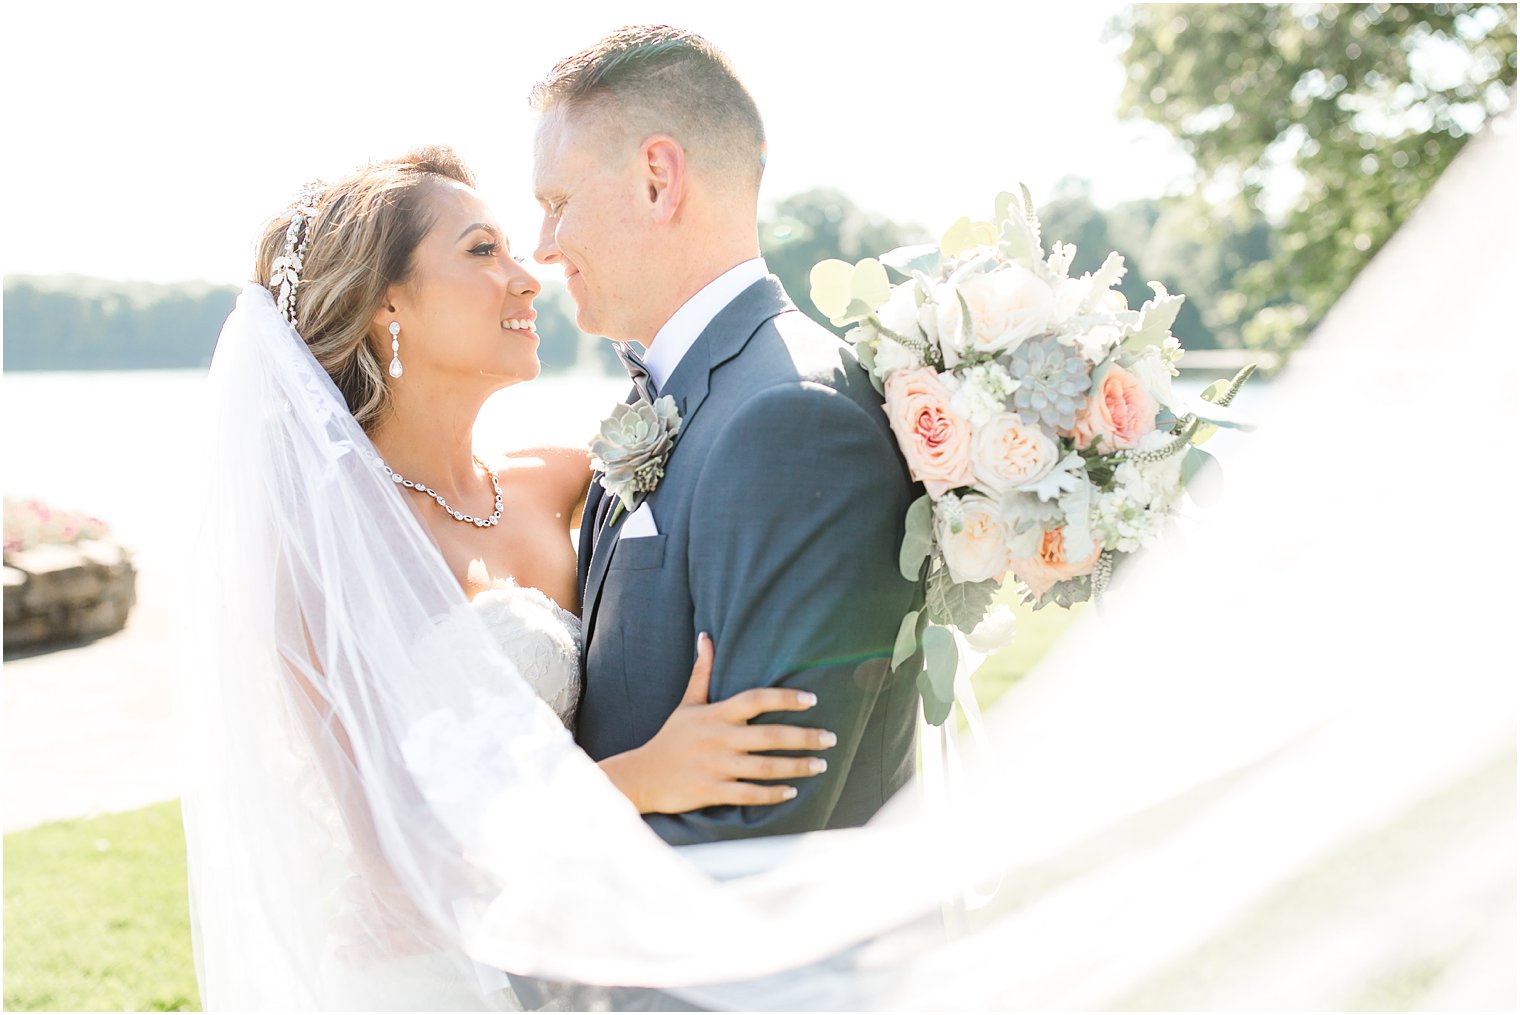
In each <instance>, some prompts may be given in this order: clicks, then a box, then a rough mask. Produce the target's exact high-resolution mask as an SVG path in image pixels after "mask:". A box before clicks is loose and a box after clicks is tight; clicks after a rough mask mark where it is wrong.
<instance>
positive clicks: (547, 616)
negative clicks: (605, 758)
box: [470, 580, 581, 728]
mask: <svg viewBox="0 0 1520 1015" xmlns="http://www.w3.org/2000/svg"><path fill="white" fill-rule="evenodd" d="M470 609H471V610H472V611H473V612H474V613H475V614H476V615H477V616H478V617H480V619H481V620H483V621H485V624H486V627H487V629H489V630H490V632H491V634H492V636H494V637H495V638H496V640H497V641H498V642H499V643H500V644H501V647H502V649H503V650H504V651H505V652H506V653H507V658H509V659H511V660H512V663H513V665H515V666H516V667H517V671H518V672H519V673H521V674H522V675H523V677H524V679H526V680H527V682H528V684H529V685H530V686H532V688H533V690H534V691H535V692H536V693H537V694H538V696H539V697H540V698H542V699H543V700H544V701H545V703H547V704H548V706H549V707H550V708H552V709H553V710H554V714H555V715H557V716H559V719H560V722H562V723H564V724H565V726H567V727H570V728H573V727H574V725H575V710H576V708H577V707H578V706H579V705H580V700H581V678H580V644H581V621H580V618H579V617H577V616H576V615H575V614H573V613H571V612H570V611H569V610H566V609H562V608H561V607H560V605H559V604H558V603H556V602H555V601H554V600H552V599H550V598H549V597H548V596H546V595H544V593H542V592H540V591H539V590H538V589H535V588H529V587H527V586H523V585H519V584H517V583H516V582H515V581H511V580H508V581H505V582H502V583H501V584H499V585H497V586H496V587H494V588H490V589H487V590H486V591H484V592H480V593H477V594H476V596H475V598H474V599H471V600H470Z"/></svg>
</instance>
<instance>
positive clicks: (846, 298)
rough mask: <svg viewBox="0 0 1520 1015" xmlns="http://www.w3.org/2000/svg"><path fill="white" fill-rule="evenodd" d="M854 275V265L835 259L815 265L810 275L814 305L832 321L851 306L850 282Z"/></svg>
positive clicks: (809, 283)
mask: <svg viewBox="0 0 1520 1015" xmlns="http://www.w3.org/2000/svg"><path fill="white" fill-rule="evenodd" d="M854 275H855V266H854V265H852V264H850V262H848V261H841V260H839V259H838V258H835V257H831V258H829V259H828V260H827V261H819V262H818V263H817V264H815V265H813V270H812V271H811V272H809V273H808V285H809V287H810V289H811V295H812V298H813V305H814V306H816V307H817V308H818V309H819V310H820V311H822V312H823V315H824V316H825V317H827V318H829V319H830V320H832V319H833V318H835V317H838V316H839V315H840V314H842V313H844V308H845V307H847V306H849V305H850V280H851V279H852V278H853V277H854Z"/></svg>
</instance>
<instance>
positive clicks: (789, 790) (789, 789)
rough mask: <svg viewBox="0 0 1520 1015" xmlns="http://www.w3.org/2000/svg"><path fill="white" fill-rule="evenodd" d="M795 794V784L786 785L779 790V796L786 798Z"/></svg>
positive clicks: (790, 797)
mask: <svg viewBox="0 0 1520 1015" xmlns="http://www.w3.org/2000/svg"><path fill="white" fill-rule="evenodd" d="M796 795H797V787H796V786H788V787H786V788H785V789H783V790H782V791H781V796H782V797H783V798H785V799H787V800H790V799H792V798H793V797H795V796H796Z"/></svg>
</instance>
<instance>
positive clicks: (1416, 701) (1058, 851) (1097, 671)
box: [181, 115, 1520, 1009]
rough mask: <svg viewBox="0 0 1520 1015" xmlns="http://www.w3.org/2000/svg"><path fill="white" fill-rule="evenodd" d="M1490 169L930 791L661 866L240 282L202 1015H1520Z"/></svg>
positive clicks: (1495, 168) (1370, 283) (206, 534)
mask: <svg viewBox="0 0 1520 1015" xmlns="http://www.w3.org/2000/svg"><path fill="white" fill-rule="evenodd" d="M1515 151H1516V143H1515V136H1514V119H1513V115H1509V116H1506V117H1503V118H1501V119H1500V120H1499V121H1496V122H1495V123H1494V124H1493V125H1492V126H1491V127H1490V129H1489V130H1488V131H1487V132H1486V133H1485V134H1484V135H1482V136H1481V137H1479V138H1478V139H1476V140H1474V141H1473V142H1472V143H1471V144H1470V145H1469V146H1468V149H1467V150H1466V151H1465V152H1464V153H1463V155H1462V156H1461V157H1460V158H1459V159H1458V160H1457V161H1456V162H1455V163H1454V164H1453V166H1452V168H1451V170H1450V171H1449V172H1448V174H1447V176H1446V177H1445V178H1444V179H1443V180H1442V181H1441V182H1440V184H1439V185H1438V186H1437V187H1436V188H1435V190H1434V191H1433V192H1432V193H1431V195H1430V197H1429V198H1428V199H1427V201H1426V203H1425V204H1424V205H1423V206H1422V207H1421V208H1420V209H1419V211H1418V212H1417V213H1416V214H1415V216H1414V217H1413V218H1412V219H1411V220H1410V222H1409V223H1408V224H1406V226H1405V227H1404V229H1402V230H1401V231H1400V232H1399V233H1398V234H1397V235H1396V236H1395V237H1394V239H1393V240H1392V241H1390V243H1389V244H1388V246H1387V247H1386V248H1385V249H1384V251H1383V252H1382V253H1380V254H1379V256H1378V258H1377V259H1376V260H1375V261H1374V263H1373V264H1372V265H1371V267H1369V268H1368V269H1367V271H1366V272H1365V273H1364V274H1363V276H1362V277H1361V278H1360V279H1358V281H1357V283H1356V284H1355V285H1354V286H1353V288H1352V290H1351V291H1350V292H1349V293H1348V294H1347V296H1346V297H1345V299H1343V301H1342V303H1341V304H1340V305H1339V306H1338V307H1337V309H1336V310H1335V311H1334V312H1333V313H1332V314H1331V315H1330V317H1328V318H1327V319H1326V321H1325V323H1324V325H1323V326H1322V327H1321V329H1320V331H1319V334H1318V335H1317V336H1316V338H1315V339H1314V341H1313V342H1312V344H1311V346H1310V348H1308V349H1307V350H1306V351H1305V352H1304V353H1302V354H1300V357H1299V358H1298V359H1297V360H1296V361H1295V363H1294V365H1293V368H1292V369H1291V370H1290V371H1288V372H1287V373H1286V374H1285V375H1284V376H1283V377H1282V378H1281V379H1279V380H1278V381H1276V382H1275V383H1274V384H1273V385H1272V386H1271V388H1270V390H1269V391H1267V392H1266V393H1265V395H1263V396H1262V397H1261V398H1260V399H1259V400H1258V402H1257V403H1256V404H1255V405H1254V406H1250V408H1252V409H1253V413H1254V415H1255V416H1256V418H1257V419H1258V420H1259V422H1260V423H1261V430H1260V431H1259V432H1258V433H1257V434H1255V435H1253V436H1252V437H1251V438H1250V439H1249V440H1248V441H1245V442H1242V443H1241V444H1240V446H1239V447H1236V448H1231V449H1229V450H1230V452H1231V454H1230V455H1229V460H1228V473H1229V475H1228V484H1227V486H1226V487H1225V489H1224V490H1223V491H1222V493H1221V494H1220V496H1219V499H1218V501H1217V502H1216V503H1214V504H1212V505H1210V506H1209V507H1208V509H1207V511H1206V512H1205V513H1204V514H1203V516H1202V517H1201V518H1200V519H1198V520H1197V521H1196V523H1195V524H1192V525H1190V526H1189V527H1188V528H1187V530H1186V531H1185V533H1184V534H1183V535H1181V536H1180V537H1178V538H1177V539H1176V540H1174V541H1173V543H1172V544H1171V545H1169V546H1167V547H1166V548H1164V550H1162V551H1161V552H1157V553H1153V554H1151V555H1150V556H1148V557H1145V558H1143V559H1141V560H1138V561H1136V562H1135V565H1134V566H1133V568H1132V569H1131V571H1130V572H1129V573H1128V574H1126V575H1124V576H1122V577H1123V580H1122V581H1120V582H1119V583H1118V584H1117V585H1116V587H1115V589H1114V590H1113V592H1112V593H1111V594H1110V596H1109V597H1108V598H1107V599H1106V600H1105V603H1104V604H1103V608H1102V609H1101V610H1099V611H1097V615H1095V616H1093V615H1090V616H1089V617H1087V618H1086V619H1085V620H1084V621H1082V622H1080V623H1079V624H1078V625H1077V626H1076V627H1075V629H1074V630H1073V631H1072V632H1071V633H1070V634H1069V635H1068V636H1067V637H1066V639H1065V640H1064V641H1063V642H1062V643H1061V644H1060V645H1059V646H1058V648H1057V650H1056V651H1055V652H1054V653H1053V654H1052V655H1051V657H1049V658H1048V659H1047V660H1046V661H1045V662H1044V663H1042V665H1041V666H1040V667H1039V669H1038V670H1037V671H1036V672H1035V673H1034V674H1033V675H1032V676H1031V677H1029V678H1028V679H1027V680H1026V681H1024V682H1023V683H1022V684H1021V685H1019V686H1017V687H1015V688H1014V689H1013V690H1012V691H1011V692H1009V694H1008V695H1007V696H1006V697H1005V699H1004V700H1002V701H1001V702H999V703H998V705H997V706H996V707H995V708H993V709H991V710H990V711H989V713H988V715H987V733H988V739H989V741H990V751H988V752H986V753H979V754H976V755H975V756H976V757H978V758H979V761H978V763H977V764H976V765H974V766H970V767H968V768H967V769H966V770H965V771H964V772H963V773H962V776H961V778H960V779H959V780H958V783H957V785H956V787H955V792H954V793H953V794H952V795H951V796H950V797H949V798H948V799H947V800H944V801H941V802H940V803H939V804H938V805H937V806H936V807H934V808H933V809H932V810H925V809H923V808H922V807H921V806H920V804H919V798H920V797H921V795H922V794H921V793H920V792H919V791H918V788H917V787H910V788H909V789H908V790H907V791H905V792H904V793H903V794H902V795H901V796H900V797H899V799H897V800H895V801H894V802H893V803H892V804H891V805H890V806H889V807H888V808H887V810H886V811H884V812H883V813H882V814H881V815H880V816H879V817H878V818H877V819H876V820H875V821H874V822H872V824H871V825H870V826H868V827H867V828H865V829H859V830H853V831H846V832H837V833H819V834H816V835H811V836H803V837H797V838H788V839H771V840H758V841H751V842H739V843H725V844H717V845H711V846H701V847H693V848H690V849H685V850H672V849H669V848H667V847H666V846H664V845H663V844H662V843H661V842H660V841H659V840H658V839H657V838H656V837H655V836H654V835H653V834H652V833H650V832H649V831H648V829H647V828H646V827H645V826H644V824H643V822H642V821H641V820H640V819H639V817H638V816H637V815H636V814H635V813H634V812H633V810H632V809H631V808H630V807H629V806H628V805H627V804H626V803H625V802H624V801H623V799H622V798H621V797H620V796H618V795H617V794H616V793H615V792H614V791H613V790H612V789H611V788H610V786H609V785H608V784H607V783H606V781H605V780H604V779H603V778H602V777H601V775H600V772H599V771H598V769H597V768H596V766H594V765H593V764H591V762H590V761H589V760H587V759H586V758H585V757H584V755H582V754H581V753H580V752H579V751H578V750H577V749H576V747H575V745H574V744H573V742H572V741H571V739H570V737H569V736H568V735H567V734H566V732H565V731H564V730H563V728H561V727H560V725H559V724H558V722H557V721H556V720H555V719H554V716H553V715H552V713H551V712H549V710H548V709H547V707H546V706H544V705H542V704H541V703H540V702H539V701H538V700H537V698H536V697H535V696H534V695H533V693H532V691H531V690H530V689H529V688H528V686H527V684H526V683H525V682H524V681H523V680H522V679H521V678H520V677H519V676H518V675H517V674H516V673H515V672H514V671H513V669H512V667H511V664H510V663H509V662H508V661H507V660H506V658H505V657H504V656H503V655H502V654H501V652H500V651H499V650H498V648H497V647H496V646H495V645H494V644H493V643H492V641H491V639H490V637H489V635H488V634H487V632H486V631H485V630H484V629H483V628H482V627H481V625H480V624H479V623H478V622H477V621H476V620H475V618H474V616H473V615H472V614H471V613H470V612H469V611H468V610H467V609H466V608H465V603H464V596H463V593H462V592H461V591H460V590H459V588H458V586H457V584H456V583H455V582H454V581H453V579H452V577H451V575H450V574H449V573H448V571H447V569H446V568H445V566H444V564H443V562H442V560H441V558H440V557H439V555H438V553H437V551H436V549H435V548H434V546H433V544H432V543H431V542H430V541H429V539H428V537H427V536H426V534H425V533H424V531H423V529H422V527H421V526H420V524H419V523H418V522H417V520H416V518H415V517H414V516H413V514H412V513H411V509H410V508H409V506H408V505H407V504H406V502H405V501H403V499H402V498H401V497H400V495H399V492H398V491H397V490H396V489H395V488H394V486H393V484H392V483H391V482H390V481H389V480H388V479H387V478H386V477H385V474H384V473H383V472H381V471H380V470H379V469H378V468H377V466H376V464H375V460H374V454H373V449H372V447H371V446H370V444H369V442H368V441H367V439H366V438H365V437H364V435H363V433H362V432H361V431H360V430H359V429H358V427H357V426H356V425H355V424H354V422H353V420H352V418H351V417H350V416H349V415H348V413H347V412H346V410H345V409H344V407H343V403H342V400H341V398H340V397H339V396H338V394H337V392H336V391H335V390H334V389H333V388H332V386H331V384H330V383H329V382H328V381H327V378H326V377H325V375H323V373H322V372H321V370H320V369H319V368H318V367H317V365H316V364H315V362H314V361H312V360H311V358H310V356H309V355H308V354H307V353H306V350H305V347H304V345H303V344H302V343H301V342H300V340H299V338H298V337H297V336H296V335H295V334H294V332H292V331H291V330H290V329H289V328H288V327H287V326H286V325H285V323H284V321H283V319H282V318H281V317H280V316H279V314H278V313H277V312H276V310H275V308H274V305H273V302H272V301H271V300H270V298H269V297H268V294H267V293H266V292H264V291H263V290H261V289H259V288H257V287H250V288H249V289H248V290H247V291H245V292H244V294H243V296H242V297H241V298H240V300H239V303H238V307H237V309H236V311H235V312H234V313H233V315H232V317H231V318H229V320H228V323H227V326H226V328H225V329H224V331H223V334H222V337H221V340H220V342H219V344H218V347H217V352H216V358H215V360H214V362H213V366H212V372H211V373H212V388H213V403H214V412H213V418H212V424H211V435H212V438H213V440H214V441H215V449H214V452H213V454H212V455H211V457H210V459H209V462H208V472H209V482H208V488H209V493H208V500H207V504H206V511H205V513H204V521H203V523H202V526H201V530H200V535H199V543H198V546H199V550H198V553H197V556H196V560H197V564H198V568H199V569H198V572H197V574H196V575H195V578H194V581H193V584H192V586H191V587H190V591H191V593H192V595H191V596H190V605H191V607H192V608H193V612H192V613H191V614H189V615H190V616H192V617H193V621H192V623H191V624H190V625H189V630H188V632H187V637H188V638H189V640H190V643H191V645H192V651H191V652H190V654H189V655H188V656H187V665H186V666H185V668H184V679H183V680H182V682H181V683H182V689H183V694H184V702H185V707H186V715H187V723H188V732H189V734H190V736H191V738H192V751H193V757H194V764H193V766H192V767H191V769H190V773H191V775H190V784H189V785H188V786H187V788H186V793H185V819H186V835H187V841H188V843H189V849H190V865H191V866H190V870H191V892H192V901H193V916H194V926H195V939H196V955H197V964H198V973H199V976H200V980H201V984H202V989H203V1000H204V1001H205V1004H206V1006H207V1007H208V1008H359V1007H365V1008H368V1007H413V1008H422V1007H426V1008H432V1009H442V1008H490V1007H503V1006H506V1007H510V1006H512V1005H513V1004H515V1003H517V1002H516V1000H515V999H514V995H513V993H512V990H511V988H510V986H509V984H508V981H507V979H506V978H505V977H504V976H503V975H502V974H501V973H500V970H508V971H510V972H511V973H512V974H514V975H515V976H518V977H520V978H521V977H532V978H535V979H536V980H537V981H540V982H539V983H538V986H539V987H540V988H542V989H543V990H544V991H545V992H547V994H548V996H549V998H550V1000H551V1002H554V1003H560V1004H586V1005H593V1004H594V1005H610V1006H623V1005H628V1006H634V1005H639V1004H644V1005H647V1004H648V1003H649V999H648V998H646V997H643V996H642V995H640V994H639V993H638V992H637V991H636V990H632V989H627V988H640V987H651V988H660V989H662V990H664V991H665V992H666V993H667V994H668V995H674V996H675V997H677V998H680V999H682V1000H684V1001H687V1002H690V1003H693V1004H697V1005H702V1006H707V1007H716V1008H724V1007H737V1008H744V1007H752V1008H768V1009H775V1008H802V1009H809V1008H812V1009H819V1008H823V1009H839V1008H925V1007H928V1008H1001V1009H1012V1008H1112V1007H1118V1008H1168V1007H1182V1008H1226V1007H1253V1008H1266V1007H1273V1008H1276V1007H1284V1008H1307V1009H1323V1008H1340V1007H1374V1008H1376V1007H1383V1008H1388V1007H1427V1006H1428V1007H1507V1006H1513V1005H1514V1003H1515V993H1514V969H1515V967H1514V958H1513V956H1514V946H1515V913H1514V893H1515V821H1514V818H1515V801H1514V792H1515V790H1514V775H1515V771H1514V743H1515V728H1514V722H1515V711H1514V710H1515V692H1514V688H1513V683H1512V679H1511V678H1510V676H1509V673H1510V672H1511V671H1512V666H1511V665H1509V663H1508V662H1507V661H1506V659H1505V658H1504V656H1502V655H1500V654H1499V650H1500V649H1501V648H1502V647H1503V646H1505V645H1506V644H1507V640H1508V639H1507V633H1508V626H1509V625H1512V624H1513V615H1514V595H1513V592H1512V591H1511V588H1512V582H1513V575H1514V574H1515V573H1516V565H1517V563H1520V561H1517V560H1516V556H1517V553H1516V550H1515V548H1514V542H1513V541H1512V540H1511V539H1510V538H1509V534H1508V533H1507V531H1505V528H1506V526H1505V521H1504V520H1505V518H1506V517H1508V516H1509V514H1511V513H1512V511H1511V509H1510V507H1509V505H1510V504H1511V503H1512V501H1511V499H1509V498H1507V497H1506V496H1505V495H1506V493H1511V492H1513V489H1514V484H1513V481H1511V480H1510V479H1509V478H1508V475H1509V473H1508V469H1507V465H1506V463H1505V461H1504V456H1503V452H1502V449H1503V448H1504V447H1505V440H1506V438H1507V436H1508V435H1510V434H1512V433H1514V432H1515V424H1516V422H1517V420H1516V413H1515V406H1516V405H1517V404H1520V377H1517V371H1516V358H1515V355H1514V353H1515V349H1514V340H1513V337H1512V331H1513V329H1512V328H1510V327H1508V326H1507V325H1506V323H1505V321H1506V317H1505V316H1501V314H1500V312H1499V307H1500V301H1501V300H1504V299H1505V298H1506V297H1507V295H1508V293H1507V291H1506V286H1507V285H1509V284H1511V283H1512V280H1513V279H1514V278H1515V277H1516V274H1517V269H1520V264H1517V257H1516V246H1515V235H1516V215H1515V196H1514V192H1513V188H1512V186H1511V185H1510V183H1509V182H1508V180H1509V178H1508V173H1509V170H1510V169H1511V168H1512V166H1513V164H1514V161H1515ZM1496 452H1497V453H1496ZM994 886H995V890H993V889H994ZM968 894H969V895H972V896H974V897H976V898H977V899H979V900H980V899H983V898H985V897H986V896H988V895H990V896H991V898H990V901H986V902H985V904H982V905H980V906H979V907H968V906H966V905H964V904H963V900H964V899H965V898H966V897H967V895H968ZM521 982H524V981H522V980H519V983H521ZM546 984H548V985H547V986H546ZM615 988H621V989H615ZM525 996H526V995H525Z"/></svg>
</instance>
